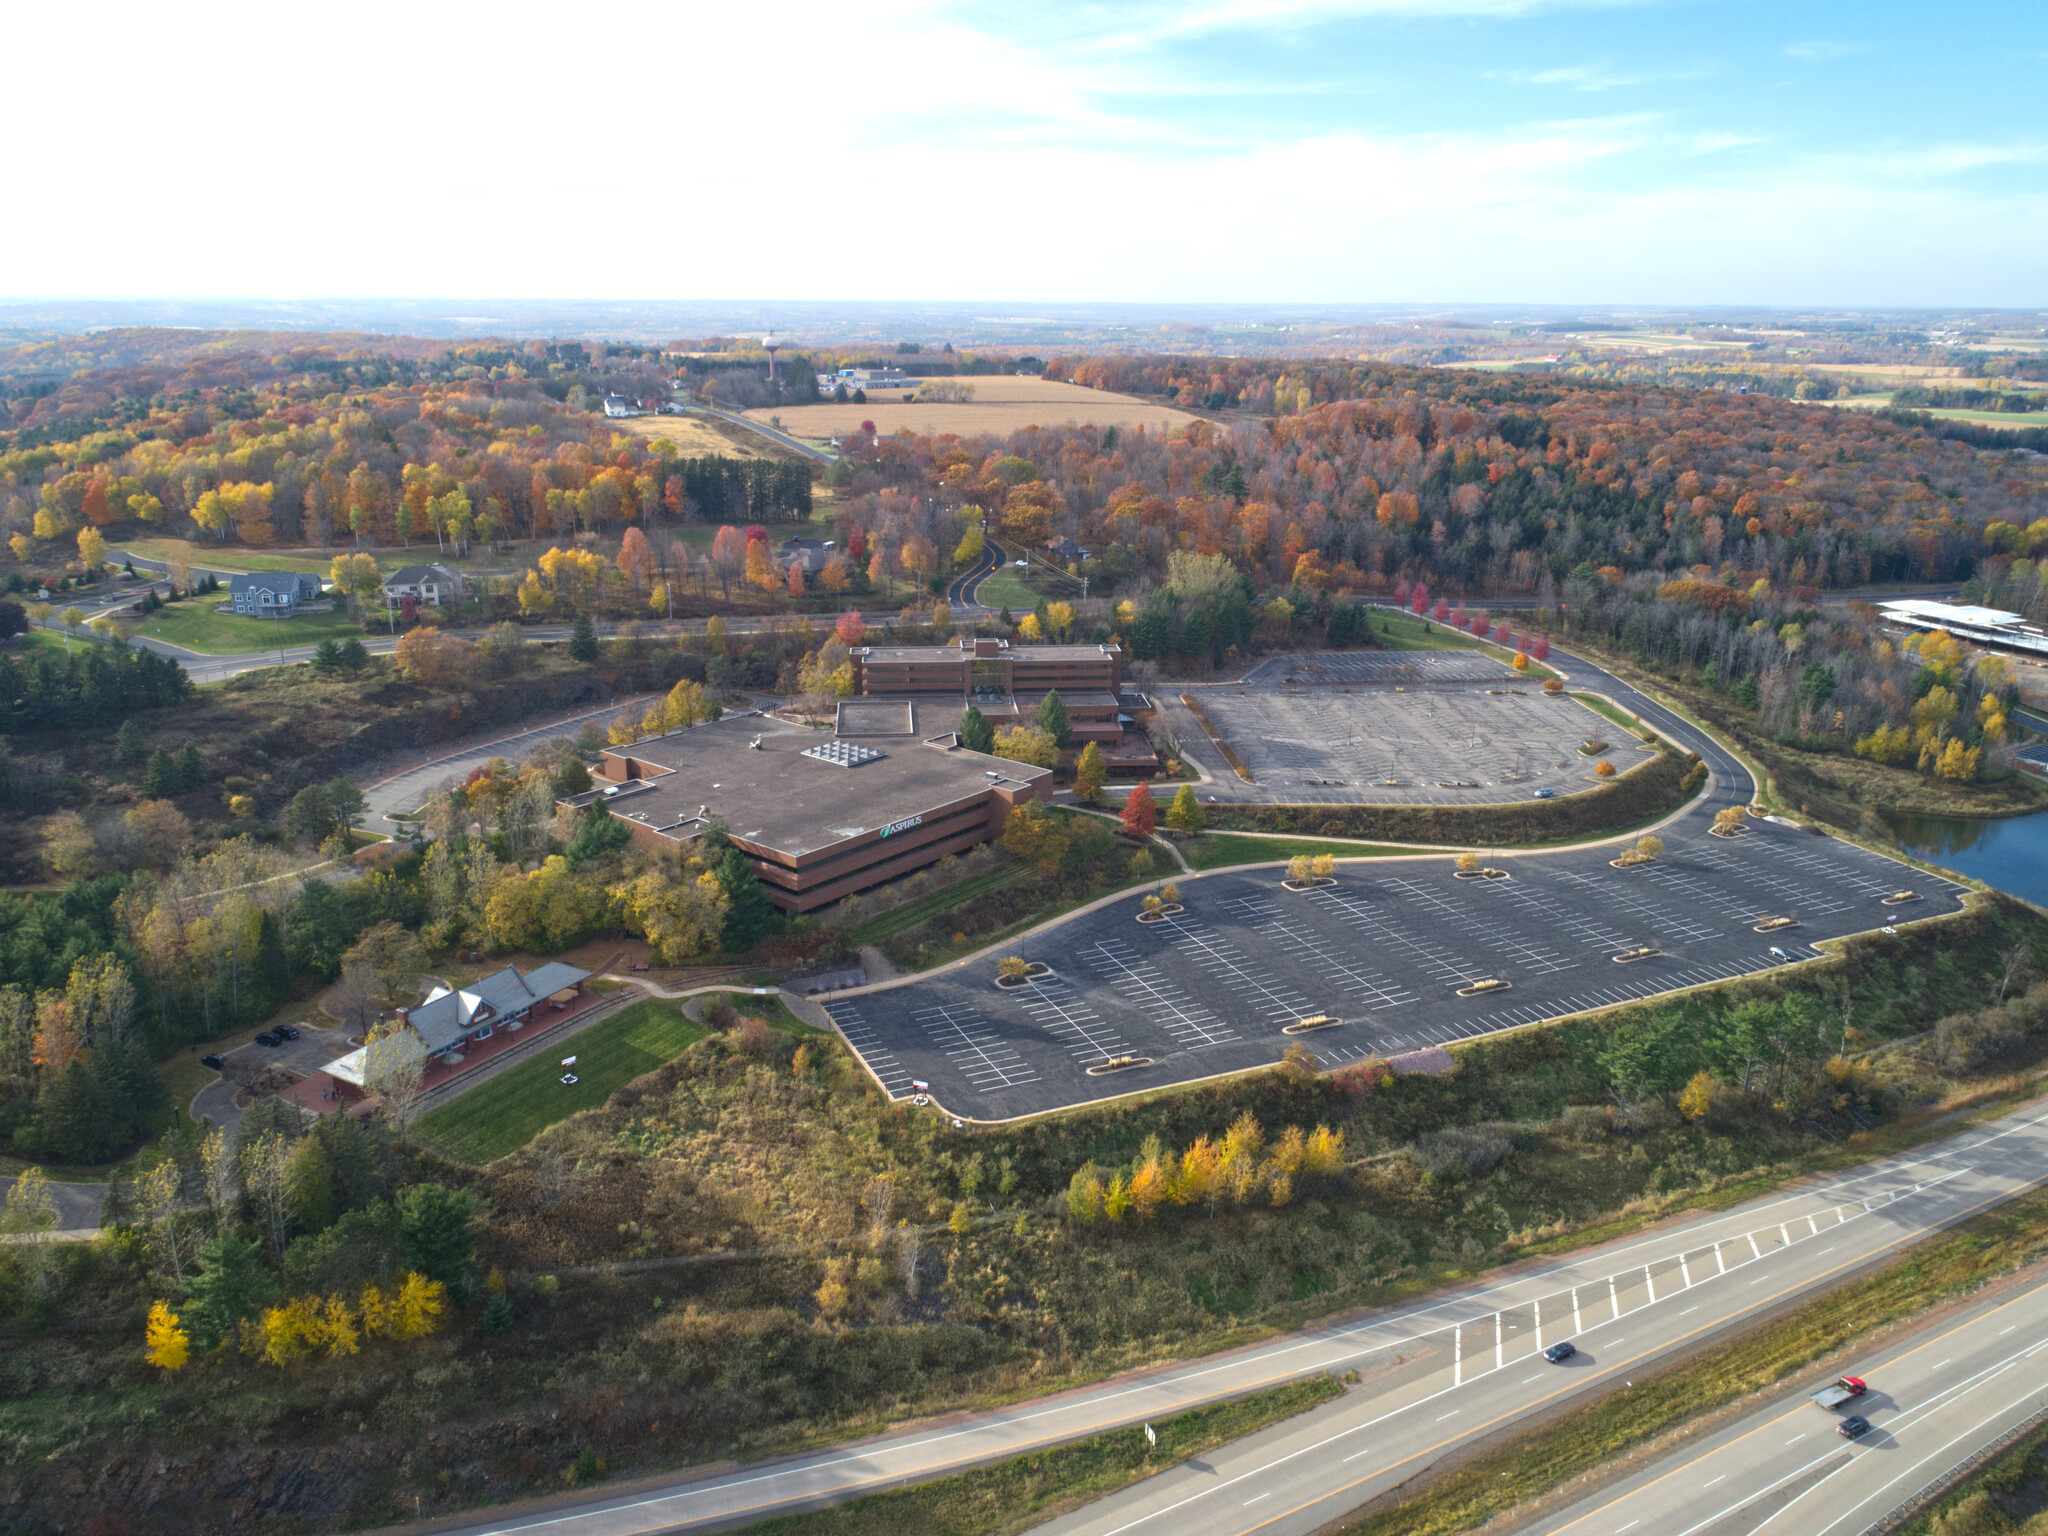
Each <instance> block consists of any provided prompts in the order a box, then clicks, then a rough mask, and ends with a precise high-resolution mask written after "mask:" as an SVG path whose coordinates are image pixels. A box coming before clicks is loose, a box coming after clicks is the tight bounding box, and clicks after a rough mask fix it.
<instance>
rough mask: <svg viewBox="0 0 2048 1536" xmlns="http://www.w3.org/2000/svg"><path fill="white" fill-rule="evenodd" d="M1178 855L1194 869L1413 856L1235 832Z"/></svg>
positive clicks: (1211, 836)
mask: <svg viewBox="0 0 2048 1536" xmlns="http://www.w3.org/2000/svg"><path fill="white" fill-rule="evenodd" d="M1180 851H1181V854H1182V856H1183V857H1184V858H1186V859H1187V861H1188V862H1189V863H1190V864H1192V865H1194V866H1195V868H1197V869H1223V868H1226V867H1227V866H1229V865H1232V864H1267V863H1271V862H1272V861H1273V860H1275V859H1291V858H1293V857H1294V856H1295V855H1296V854H1299V853H1305V854H1309V855H1311V856H1313V855H1315V854H1318V853H1329V854H1335V855H1336V856H1337V857H1338V858H1340V859H1377V858H1385V857H1388V856H1390V855H1394V854H1401V853H1412V852H1414V851H1415V850H1413V849H1411V848H1386V847H1382V846H1381V845H1379V844H1377V843H1337V842H1320V841H1317V840H1316V839H1314V838H1306V837H1246V836H1243V835H1242V834H1240V833H1235V832H1208V833H1204V834H1203V835H1202V836H1200V837H1198V838H1195V839H1194V840H1193V841H1191V842H1187V843H1183V844H1182V845H1181V850H1180Z"/></svg>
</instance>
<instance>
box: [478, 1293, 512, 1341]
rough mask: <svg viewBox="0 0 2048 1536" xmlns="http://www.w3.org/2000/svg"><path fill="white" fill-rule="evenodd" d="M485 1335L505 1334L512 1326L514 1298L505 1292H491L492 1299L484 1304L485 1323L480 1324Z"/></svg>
mask: <svg viewBox="0 0 2048 1536" xmlns="http://www.w3.org/2000/svg"><path fill="white" fill-rule="evenodd" d="M478 1326H479V1327H481V1328H482V1329H483V1331H484V1332H485V1333H503V1332H504V1331H505V1330H506V1329H507V1328H510V1327H511V1326H512V1298H511V1297H509V1296H507V1295H506V1294H505V1293H504V1292H503V1291H493V1292H491V1299H490V1300H489V1301H487V1302H485V1303H484V1316H483V1321H482V1322H481V1323H480V1324H478Z"/></svg>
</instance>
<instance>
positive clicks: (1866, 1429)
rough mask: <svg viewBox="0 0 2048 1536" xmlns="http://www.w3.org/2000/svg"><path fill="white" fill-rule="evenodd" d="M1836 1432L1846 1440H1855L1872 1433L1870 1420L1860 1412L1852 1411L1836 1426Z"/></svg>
mask: <svg viewBox="0 0 2048 1536" xmlns="http://www.w3.org/2000/svg"><path fill="white" fill-rule="evenodd" d="M1835 1433H1836V1434H1838V1435H1840V1436H1841V1437H1842V1438H1843V1439H1845V1440H1854V1439H1856V1438H1858V1437H1859V1436H1861V1435H1867V1434H1869V1433H1870V1420H1868V1419H1866V1418H1865V1417H1863V1415H1862V1414H1860V1413H1852V1414H1850V1415H1849V1417H1848V1418H1846V1419H1844V1420H1842V1422H1841V1423H1839V1424H1837V1425H1836V1426H1835Z"/></svg>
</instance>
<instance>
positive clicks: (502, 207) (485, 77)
mask: <svg viewBox="0 0 2048 1536" xmlns="http://www.w3.org/2000/svg"><path fill="white" fill-rule="evenodd" d="M8 34H9V43H10V48H9V52H10V54H11V55H12V56H13V61H14V64H15V68H14V70H13V71H11V72H10V80H9V85H8V95H9V98H10V105H11V107H12V108H13V110H12V111H11V112H10V114H9V115H10V119H11V121H12V124H13V135H12V139H11V144H12V148H13V151H14V153H13V154H12V155H11V156H10V160H11V161H12V164H11V166H10V176H9V182H10V186H9V194H10V195H9V197H8V200H7V202H8V207H9V208H10V211H11V213H12V215H13V217H12V218H11V219H10V220H9V221H8V223H9V224H11V225H12V228H11V229H10V230H9V231H8V232H7V233H6V234H5V235H4V236H0V295H6V296H9V297H17V298H20V297H35V298H50V297H85V296H91V297H168V296H194V297H199V296H213V297H217V296H244V297H257V296H272V297H312V296H327V297H337V298H341V297H386V296H395V295H446V296H456V295H473V296H476V297H478V298H490V297H504V298H514V297H557V298H589V299H614V298H616V299H630V298H636V297H637V298H672V299H713V298H717V299H742V298H745V299H757V298H783V299H791V300H796V299H869V300H920V299H922V300H943V301H972V302H988V303H990V304H1002V303H1008V304H1016V303H1028V302H1029V301H1031V300H1034V299H1035V300H1041V301H1047V302H1052V301H1064V302H1084V301H1094V302H1139V301H1144V302H1152V303H1223V302H1262V303H1276V304H1278V303H1293V304H1314V303H1333V304H1334V303H1355V304H1362V303H1446V304H1450V303H1473V302H1487V303H1493V302H1499V303H1502V304H1512V303H1514V302H1523V303H1530V304H1578V303H1583V304H1596V303H1598V304H1636V303H1641V304H1672V305H1707V304H1734V305H1760V304H1761V305H1790V306H1818V307H1827V308H1853V307H1898V306H1920V305H1927V306H1946V305H1958V306H2015V307H2020V306H2026V307H2038V306H2040V305H2041V304H2043V303H2044V302H2048V91H2044V90H2043V88H2042V82H2043V80H2044V79H2048V5H2043V4H2042V3H2040V0H2028V3H2005V0H1971V3H1968V4H1964V5H1949V6H1941V5H1928V4H1926V3H1924V0H1916V3H1912V4H1907V3H1898V0H1870V3H1851V0H1828V3H1801V0H1776V3H1752V0H1185V3H1181V4H1160V3H1152V0H1127V3H1121V4H1088V5H1067V4H1057V3H1052V0H1031V3H1030V4H1025V5H1015V4H1005V5H993V4H991V5H967V4H954V3H942V0H862V3H860V4H858V5H845V4H835V5H823V4H809V3H801V0H798V3H789V0H779V3H774V4H765V3H755V4H748V5H729V4H716V3H711V0H686V3H682V4H673V3H671V4H663V5H652V6H649V5H615V6H609V7H600V6H575V7H563V6H560V5H554V4H549V5H545V6H543V5H538V4H532V3H528V0H501V3H499V4H496V5H492V6H484V5H481V4H469V5H453V4H447V3H442V0H411V3H404V4H394V3H388V0H364V3H358V4H351V5H349V6H346V7H333V6H321V7H310V6H299V7H290V6H276V5H264V6H261V7H258V6H254V5H239V4H222V3H219V0H195V3H192V4H188V5H186V6H180V7H166V6H147V7H145V6H141V5H131V4H126V3H115V4H112V5H108V6H97V7H83V6H40V7H23V8H20V9H18V10H17V11H16V12H15V13H14V14H13V15H12V17H11V18H10V20H9V22H8Z"/></svg>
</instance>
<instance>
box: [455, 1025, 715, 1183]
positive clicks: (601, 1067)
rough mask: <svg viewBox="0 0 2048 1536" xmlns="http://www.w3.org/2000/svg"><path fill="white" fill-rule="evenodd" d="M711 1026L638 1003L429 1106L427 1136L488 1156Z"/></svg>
mask: <svg viewBox="0 0 2048 1536" xmlns="http://www.w3.org/2000/svg"><path fill="white" fill-rule="evenodd" d="M705 1033H706V1031H705V1029H704V1026H703V1025H701V1024H697V1023H694V1022H692V1021H691V1020H689V1019H686V1018H684V1017H683V1010H682V1009H681V1008H680V1007H679V1006H678V1005H676V1004H674V1003H669V1002H660V1001H656V1000H654V999H651V998H650V999H648V1000H647V1001H645V1002H639V1003H634V1004H633V1005H632V1006H630V1007H628V1008H624V1009H621V1010H620V1011H619V1012H617V1013H615V1014H613V1015H612V1016H611V1017H610V1018H608V1019H600V1020H599V1021H598V1022H597V1023H595V1024H593V1025H591V1026H590V1027H589V1028H588V1029H585V1030H581V1031H579V1032H577V1033H576V1034H573V1035H564V1036H563V1037H562V1038H561V1039H560V1040H558V1041H556V1042H555V1045H553V1046H550V1047H549V1048H548V1049H547V1050H545V1051H543V1052H541V1053H540V1054H539V1055H537V1056H531V1057H529V1058H527V1059H526V1060H525V1061H522V1062H520V1063H519V1065H518V1066H516V1067H512V1068H510V1069H508V1070H507V1071H504V1072H501V1073H499V1074H498V1075H497V1076H496V1077H493V1078H491V1079H489V1080H488V1081H486V1082H482V1083H479V1084H477V1086H476V1087H474V1088H472V1089H470V1090H469V1091H468V1092H466V1093H464V1094H462V1095H460V1096H459V1097H457V1098H455V1099H454V1100H452V1101H451V1102H449V1103H447V1104H443V1105H442V1106H441V1107H440V1108H438V1109H434V1110H430V1111H428V1112H427V1113H426V1114H425V1115H422V1116H421V1117H420V1123H419V1133H420V1139H421V1140H422V1141H425V1142H427V1143H429V1144H430V1145H432V1146H434V1147H436V1148H438V1149H439V1150H440V1151H442V1152H445V1153H447V1154H448V1155H449V1156H450V1157H454V1158H459V1159H460V1160H461V1161H463V1162H466V1163H488V1162H490V1161H492V1160H493V1159H495V1158H500V1157H503V1156H504V1155H505V1154H506V1153H507V1152H516V1151H518V1150H519V1148H521V1147H523V1146H525V1145H526V1144H527V1143H528V1142H529V1141H531V1140H533V1138H534V1137H536V1136H538V1135H539V1134H540V1133H541V1132H542V1131H544V1130H546V1129H547V1128H548V1127H549V1126H551V1125H553V1124H555V1123H556V1122H557V1121H560V1120H566V1119H568V1118H569V1116H571V1115H573V1114H575V1113H576V1112H577V1111H578V1110H579V1109H590V1108H592V1107H593V1106H595V1105H598V1104H602V1103H603V1102H604V1101H605V1100H606V1099H608V1098H610V1097H611V1096H612V1094H613V1092H614V1091H616V1090H617V1089H619V1088H623V1087H624V1086H625V1085H626V1084H627V1083H630V1082H631V1081H632V1080H633V1079H634V1078H636V1077H639V1076H640V1075H641V1074H643V1073H646V1072H652V1071H653V1070H654V1069H655V1068H656V1067H658V1066H660V1065H661V1064H662V1063H663V1062H665V1061H670V1060H672V1059H674V1057H675V1056H676V1055H677V1054H679V1053H680V1052H681V1051H683V1050H684V1049H686V1048H687V1047H688V1046H689V1045H690V1044H691V1043H692V1042H693V1041H696V1040H701V1039H702V1038H703V1037H704V1035H705ZM558 1047H559V1048H558ZM564 1056H574V1057H576V1059H577V1060H576V1066H575V1069H574V1070H575V1073H576V1077H577V1079H578V1080H577V1081H576V1082H575V1083H573V1084H571V1083H564V1082H563V1081H562V1080H561V1079H562V1072H563V1069H562V1067H561V1065H560V1062H561V1059H562V1057H564Z"/></svg>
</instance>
